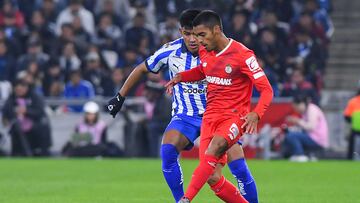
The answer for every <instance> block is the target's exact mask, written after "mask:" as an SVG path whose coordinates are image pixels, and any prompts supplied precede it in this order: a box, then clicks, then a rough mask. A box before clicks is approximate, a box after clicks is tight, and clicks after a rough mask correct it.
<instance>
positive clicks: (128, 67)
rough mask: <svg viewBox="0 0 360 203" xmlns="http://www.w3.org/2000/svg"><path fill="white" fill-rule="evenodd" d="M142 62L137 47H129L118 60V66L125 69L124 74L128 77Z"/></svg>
mask: <svg viewBox="0 0 360 203" xmlns="http://www.w3.org/2000/svg"><path fill="white" fill-rule="evenodd" d="M141 62H142V58H141V57H140V56H139V55H138V52H137V50H136V48H133V47H127V48H126V49H125V50H124V51H123V54H122V56H120V58H119V61H118V65H117V66H118V67H120V68H122V69H124V76H125V78H127V77H128V76H129V74H130V73H131V71H132V70H133V69H134V67H135V66H136V65H138V64H140V63H141Z"/></svg>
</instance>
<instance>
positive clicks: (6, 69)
mask: <svg viewBox="0 0 360 203" xmlns="http://www.w3.org/2000/svg"><path fill="white" fill-rule="evenodd" d="M14 64H15V60H14V57H13V56H12V55H11V54H9V52H8V47H7V45H6V43H5V42H4V41H0V81H10V82H12V81H13V80H14V78H15V73H16V70H15V66H14Z"/></svg>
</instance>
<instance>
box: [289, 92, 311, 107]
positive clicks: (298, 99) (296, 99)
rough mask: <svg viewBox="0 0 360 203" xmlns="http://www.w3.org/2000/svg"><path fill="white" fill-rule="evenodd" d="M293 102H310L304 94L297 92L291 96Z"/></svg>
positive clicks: (306, 103)
mask: <svg viewBox="0 0 360 203" xmlns="http://www.w3.org/2000/svg"><path fill="white" fill-rule="evenodd" d="M293 102H294V103H295V104H300V103H305V105H306V106H307V105H308V104H309V103H310V98H309V97H308V96H307V95H306V94H297V95H295V96H294V98H293Z"/></svg>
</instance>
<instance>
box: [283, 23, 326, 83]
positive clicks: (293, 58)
mask: <svg viewBox="0 0 360 203" xmlns="http://www.w3.org/2000/svg"><path fill="white" fill-rule="evenodd" d="M295 39H296V41H295V43H292V44H291V45H290V47H289V48H288V51H287V55H288V56H287V58H286V63H287V65H288V66H291V67H301V68H304V73H305V75H306V76H307V77H309V78H310V79H311V80H312V81H313V84H316V79H314V78H315V77H316V75H318V73H320V75H322V74H323V73H324V69H325V61H326V58H327V56H326V53H325V50H324V48H323V47H322V46H321V45H320V44H319V43H318V42H317V41H316V40H313V39H312V38H311V37H310V35H309V33H308V32H307V31H306V30H303V29H301V30H299V31H298V32H297V33H296V34H295Z"/></svg>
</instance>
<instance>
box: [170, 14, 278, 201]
mask: <svg viewBox="0 0 360 203" xmlns="http://www.w3.org/2000/svg"><path fill="white" fill-rule="evenodd" d="M193 25H194V32H195V34H196V36H197V39H198V40H199V42H200V44H201V45H202V46H203V47H204V48H205V50H206V51H205V50H204V49H203V50H201V52H200V56H201V61H202V63H201V64H200V65H199V66H198V67H196V68H193V69H191V70H189V71H185V72H181V73H178V74H177V75H176V76H175V77H174V78H173V79H172V80H171V81H169V83H167V84H166V87H167V89H168V91H169V92H171V91H172V87H173V85H175V84H176V83H179V82H191V81H198V80H203V79H206V81H207V82H208V90H207V104H206V111H205V113H204V117H203V123H202V126H201V135H200V149H199V156H200V163H199V165H198V167H197V168H196V169H195V171H194V173H193V176H192V179H191V182H190V184H189V186H188V188H187V191H186V193H185V195H184V198H183V199H182V200H181V201H180V202H190V201H191V200H192V199H193V198H194V197H195V196H196V194H197V193H198V192H199V190H200V189H201V188H202V186H203V185H204V184H205V183H206V182H207V181H208V179H211V177H212V176H219V175H220V176H221V178H220V179H219V181H218V182H217V183H215V185H217V184H218V185H219V188H221V194H220V195H218V194H217V195H218V196H219V197H220V198H221V199H222V200H224V201H225V202H230V203H235V202H247V201H246V200H245V199H244V198H243V197H242V196H241V195H240V193H239V192H237V190H236V188H235V186H234V185H233V184H231V183H230V182H228V181H227V180H226V179H225V178H224V177H223V176H222V175H221V168H222V166H223V165H224V164H225V163H226V151H227V150H228V149H229V148H230V147H231V146H232V145H234V144H235V143H236V142H237V141H238V140H239V138H240V137H241V136H242V135H243V134H244V133H249V134H253V133H254V132H255V131H256V128H257V123H258V121H259V119H260V118H261V117H262V116H263V114H264V112H265V110H266V109H267V107H268V106H269V104H270V102H271V100H272V97H273V91H272V88H271V85H270V83H269V81H268V79H267V77H266V75H265V73H264V72H263V70H262V69H261V67H259V65H258V63H257V61H256V57H255V55H254V53H253V51H251V50H250V49H248V48H247V47H245V46H244V45H243V44H241V43H240V42H237V41H235V40H233V39H229V38H227V37H226V36H225V35H224V33H223V31H222V23H221V19H220V17H219V15H218V14H216V13H215V12H213V11H209V10H207V11H202V12H201V13H200V14H198V15H197V17H196V18H195V19H194V22H193ZM253 86H255V87H256V89H257V90H258V91H259V92H260V99H259V102H258V104H257V105H256V107H255V109H253V110H252V111H250V103H251V94H252V90H253ZM220 186H221V187H220Z"/></svg>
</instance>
